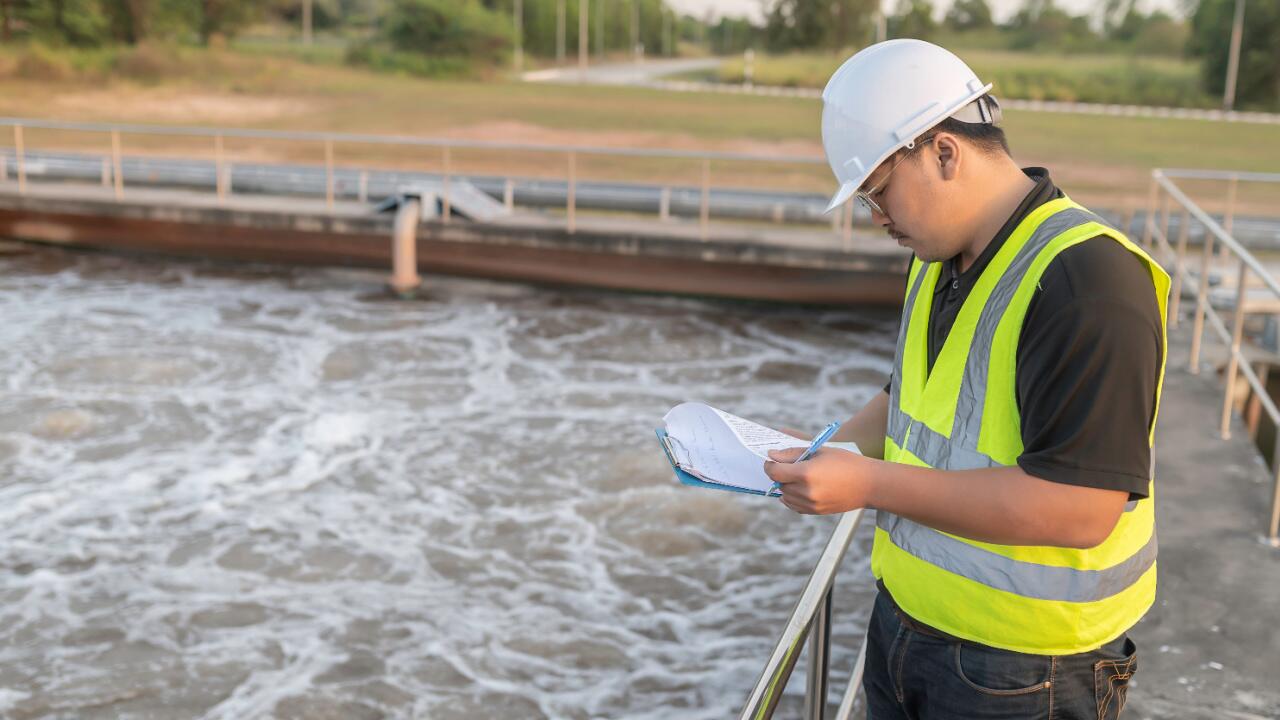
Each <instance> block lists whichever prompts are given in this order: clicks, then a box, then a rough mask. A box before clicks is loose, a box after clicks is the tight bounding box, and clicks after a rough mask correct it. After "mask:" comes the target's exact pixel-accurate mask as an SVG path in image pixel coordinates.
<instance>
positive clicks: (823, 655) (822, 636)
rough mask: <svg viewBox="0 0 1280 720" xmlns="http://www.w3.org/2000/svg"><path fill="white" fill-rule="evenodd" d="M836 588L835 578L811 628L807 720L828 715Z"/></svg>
mask: <svg viewBox="0 0 1280 720" xmlns="http://www.w3.org/2000/svg"><path fill="white" fill-rule="evenodd" d="M834 587H835V578H832V585H831V587H829V588H827V592H826V594H825V595H823V597H822V607H821V608H820V609H819V610H818V613H817V614H816V615H814V617H813V623H812V624H810V626H809V672H808V675H807V677H806V681H805V693H804V717H805V718H806V719H807V720H822V718H823V716H825V715H826V713H827V670H828V666H829V665H830V662H831V659H830V657H829V654H828V653H829V645H830V642H831V591H832V589H833V588H834Z"/></svg>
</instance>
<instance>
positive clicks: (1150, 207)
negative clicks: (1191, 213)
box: [1142, 170, 1160, 251]
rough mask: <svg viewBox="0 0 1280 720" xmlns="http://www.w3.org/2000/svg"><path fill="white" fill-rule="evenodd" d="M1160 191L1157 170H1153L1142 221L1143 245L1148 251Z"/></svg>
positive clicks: (1150, 247)
mask: <svg viewBox="0 0 1280 720" xmlns="http://www.w3.org/2000/svg"><path fill="white" fill-rule="evenodd" d="M1159 192H1160V184H1159V183H1158V182H1156V171H1154V170H1153V171H1151V190H1149V191H1148V192H1147V213H1146V217H1145V218H1143V223H1142V246H1143V247H1145V248H1146V249H1147V250H1148V251H1151V250H1152V246H1151V228H1152V227H1154V226H1155V218H1156V199H1157V195H1159Z"/></svg>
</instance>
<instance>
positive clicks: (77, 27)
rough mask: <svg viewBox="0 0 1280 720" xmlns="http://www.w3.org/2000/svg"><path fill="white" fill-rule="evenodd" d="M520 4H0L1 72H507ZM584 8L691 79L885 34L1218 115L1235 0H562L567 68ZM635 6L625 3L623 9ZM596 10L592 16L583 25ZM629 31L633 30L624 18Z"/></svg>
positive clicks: (534, 49)
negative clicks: (709, 59) (309, 67)
mask: <svg viewBox="0 0 1280 720" xmlns="http://www.w3.org/2000/svg"><path fill="white" fill-rule="evenodd" d="M516 1H517V0H312V2H311V3H310V4H311V24H312V28H313V30H314V36H313V39H312V41H311V42H309V43H306V44H303V43H301V42H299V40H300V36H301V33H302V20H303V13H304V10H303V6H304V4H305V0H0V75H6V76H10V77H22V78H28V79H44V80H53V81H56V80H73V79H81V80H88V81H94V80H98V79H102V78H104V77H122V78H126V79H132V80H137V81H140V82H158V81H161V80H163V79H164V78H165V77H169V76H179V75H183V74H186V73H190V72H191V71H193V70H198V69H199V68H200V67H201V66H207V65H209V64H213V65H215V66H216V65H217V63H218V62H225V58H223V59H222V60H219V59H216V58H215V59H212V60H211V59H209V58H208V57H206V56H205V55H203V54H202V53H201V51H200V49H201V48H212V49H214V50H222V51H232V52H236V53H240V54H246V55H272V54H274V55H285V56H289V57H291V58H294V59H300V60H302V61H305V62H309V63H317V64H331V65H349V66H356V67H363V68H369V69H373V70H377V71H384V72H390V73H403V74H411V75H417V76H424V77H432V78H467V79H474V78H495V77H502V76H504V75H505V74H507V73H509V72H510V71H511V68H512V53H513V51H514V47H515V29H514V28H515V23H514V22H513V9H514V6H515V3H516ZM580 1H586V2H591V3H592V5H591V7H590V8H589V9H590V11H591V13H592V16H591V20H590V29H589V33H588V37H589V43H590V48H589V51H590V52H591V53H592V54H593V56H595V57H606V56H608V57H614V58H624V57H630V56H632V55H633V54H634V53H635V52H636V51H637V50H638V48H636V47H635V43H634V41H638V45H639V46H640V47H642V48H644V52H645V54H646V55H648V56H654V55H681V56H692V55H706V54H712V55H726V56H736V59H733V58H730V60H729V61H728V62H726V63H725V64H723V65H722V66H720V67H719V68H718V69H715V70H710V71H705V72H703V73H701V74H700V75H698V77H700V78H702V79H709V80H716V81H721V82H742V81H743V80H744V79H745V77H744V72H745V62H744V60H743V59H742V55H743V52H744V51H745V50H747V49H751V50H753V51H754V52H755V53H756V55H755V58H754V60H753V62H752V68H751V70H752V77H751V79H752V80H753V81H754V82H755V83H756V84H769V85H789V86H803V87H821V86H822V85H823V84H824V83H825V81H826V78H827V77H828V76H830V74H831V72H832V71H833V70H834V69H835V68H836V67H837V66H838V64H839V63H840V62H841V61H842V60H843V59H844V58H845V57H848V55H849V54H850V53H851V52H853V51H856V50H857V49H858V48H859V47H862V46H865V45H866V44H868V43H870V42H872V41H873V40H874V38H875V37H876V36H877V24H879V23H880V22H883V23H884V25H883V28H882V31H883V32H885V33H886V36H887V37H891V38H892V37H917V38H923V39H927V40H932V41H935V42H938V43H940V44H943V45H945V46H947V47H949V48H951V49H953V50H955V51H957V52H958V53H959V54H960V55H961V56H962V57H964V58H965V60H966V61H968V62H969V63H970V64H971V65H973V66H974V69H975V70H976V71H977V72H978V74H979V75H980V76H982V77H984V78H987V79H989V80H991V81H993V82H995V83H996V87H997V88H998V90H997V92H998V94H1000V95H1001V96H1003V97H1009V98H1030V99H1047V100H1067V101H1082V102H1104V103H1132V104H1143V105H1162V106H1181V107H1214V106H1217V105H1218V104H1220V98H1221V95H1222V89H1223V82H1224V80H1223V79H1224V77H1225V75H1226V64H1227V52H1228V44H1229V39H1230V28H1231V20H1232V12H1233V8H1234V0H1186V5H1185V9H1186V15H1185V17H1175V16H1173V15H1170V14H1168V13H1165V12H1162V11H1158V10H1157V11H1153V12H1149V13H1147V12H1143V11H1142V9H1141V7H1142V6H1141V5H1140V3H1139V2H1138V1H1137V0H1098V2H1097V4H1096V6H1095V8H1094V11H1093V12H1092V13H1090V14H1087V15H1072V14H1070V13H1068V12H1067V11H1066V10H1064V9H1062V8H1061V7H1059V6H1057V5H1055V4H1054V2H1053V0H1024V2H1023V4H1022V5H1021V7H1020V8H1019V9H1018V10H1017V12H1015V13H1014V14H1013V15H1012V16H1010V17H1009V18H1007V19H1005V20H1004V21H1003V22H997V20H996V19H995V18H994V17H993V13H992V8H991V7H990V5H989V4H988V1H987V0H955V1H954V3H952V4H950V5H949V6H945V11H944V7H943V6H935V5H934V4H933V2H931V0H895V2H896V5H893V12H892V13H890V14H888V16H887V17H884V18H883V19H882V18H881V17H880V15H879V11H880V5H881V3H880V1H879V0H772V1H771V2H768V3H766V5H765V6H764V8H765V12H764V14H763V22H757V23H752V22H749V21H748V20H747V19H744V18H733V17H713V16H711V15H707V16H704V17H694V16H692V15H687V14H680V13H677V12H676V11H674V10H673V9H671V8H670V7H669V6H668V5H667V4H666V3H665V2H664V0H565V2H564V7H565V14H566V28H567V29H566V32H565V37H564V41H563V42H564V45H563V48H564V57H565V58H567V60H566V61H567V62H572V61H573V60H574V58H575V57H576V54H577V51H578V47H577V44H578V32H577V18H578V9H579V8H578V4H579V2H580ZM637 4H638V7H636V5H637ZM1246 5H1247V8H1246V17H1247V22H1246V23H1245V32H1244V37H1243V43H1242V48H1243V49H1242V53H1241V66H1240V79H1239V88H1238V91H1237V103H1236V107H1237V108H1241V109H1262V110H1277V109H1280V42H1277V41H1276V38H1277V37H1280V2H1277V1H1276V0H1247V2H1246ZM596 14H599V15H600V17H596ZM637 18H638V20H639V25H638V27H633V22H635V19H637ZM522 19H523V34H522V38H521V40H522V45H523V51H524V61H525V62H524V65H525V67H538V66H540V65H549V64H553V63H554V62H556V59H557V30H556V25H557V0H523V4H522Z"/></svg>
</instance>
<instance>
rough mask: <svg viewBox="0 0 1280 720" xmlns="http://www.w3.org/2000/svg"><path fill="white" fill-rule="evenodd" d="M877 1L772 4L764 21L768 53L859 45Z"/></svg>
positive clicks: (798, 0)
mask: <svg viewBox="0 0 1280 720" xmlns="http://www.w3.org/2000/svg"><path fill="white" fill-rule="evenodd" d="M878 7H879V2H878V0H775V1H774V2H773V3H772V4H771V5H770V6H769V11H768V13H767V14H766V17H765V30H764V33H765V44H766V45H767V46H768V47H769V49H770V50H774V51H784V50H794V49H817V48H829V49H833V50H843V49H845V48H848V47H850V46H856V45H862V44H863V43H862V40H863V38H865V37H866V35H867V32H868V30H869V28H870V26H871V22H870V20H871V15H872V14H873V13H874V12H875V10H876V9H877V8H878Z"/></svg>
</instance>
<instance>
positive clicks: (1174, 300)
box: [1142, 169, 1280, 547]
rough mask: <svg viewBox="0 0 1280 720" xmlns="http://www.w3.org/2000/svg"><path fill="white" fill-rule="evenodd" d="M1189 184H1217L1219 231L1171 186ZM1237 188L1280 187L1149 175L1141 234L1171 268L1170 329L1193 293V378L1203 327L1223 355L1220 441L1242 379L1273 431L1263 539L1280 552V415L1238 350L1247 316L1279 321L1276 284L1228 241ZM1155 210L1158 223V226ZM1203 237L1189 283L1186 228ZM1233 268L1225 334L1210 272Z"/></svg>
mask: <svg viewBox="0 0 1280 720" xmlns="http://www.w3.org/2000/svg"><path fill="white" fill-rule="evenodd" d="M1175 178H1176V179H1181V180H1194V181H1204V180H1210V181H1221V182H1226V183H1227V192H1226V204H1225V211H1224V212H1223V216H1222V223H1221V224H1219V223H1218V222H1217V221H1216V220H1214V218H1213V217H1211V216H1210V215H1209V214H1208V213H1207V212H1205V211H1204V210H1203V209H1201V208H1200V206H1199V205H1198V204H1196V202H1195V201H1193V200H1191V198H1189V197H1188V196H1187V194H1186V193H1185V192H1184V191H1183V190H1182V189H1181V188H1179V187H1178V186H1177V185H1176V184H1175V183H1174V182H1173V181H1174V179H1175ZM1241 182H1260V183H1280V174H1277V173H1241V172H1225V171H1209V170H1161V169H1157V170H1153V171H1152V172H1151V191H1150V195H1149V197H1148V200H1147V220H1146V223H1145V225H1144V227H1143V234H1142V242H1143V244H1144V245H1145V246H1146V247H1147V248H1148V249H1151V250H1154V245H1153V241H1154V242H1158V244H1159V247H1160V249H1161V251H1162V252H1163V254H1164V255H1165V258H1166V261H1167V260H1168V259H1171V260H1172V266H1173V272H1172V276H1173V277H1172V281H1173V287H1172V288H1171V290H1170V297H1169V325H1170V327H1177V326H1178V320H1179V317H1178V310H1179V306H1180V303H1181V299H1182V298H1181V296H1182V292H1183V289H1184V287H1185V288H1186V289H1187V290H1189V291H1193V292H1194V293H1195V296H1196V304H1195V314H1194V320H1193V324H1192V330H1191V352H1190V358H1189V367H1190V370H1191V372H1192V373H1193V374H1198V373H1199V372H1200V355H1201V350H1202V348H1203V335H1204V328H1205V323H1206V321H1207V322H1208V325H1209V326H1210V327H1211V328H1213V330H1214V332H1215V333H1217V335H1218V337H1219V339H1220V340H1221V341H1222V342H1223V344H1224V345H1226V346H1227V348H1228V349H1229V356H1228V360H1227V368H1226V378H1225V380H1226V388H1225V391H1224V393H1223V397H1222V413H1221V418H1220V423H1219V432H1220V433H1221V434H1222V437H1223V439H1226V438H1229V437H1231V412H1232V408H1233V406H1234V404H1235V395H1236V383H1237V382H1238V381H1239V379H1240V378H1241V377H1243V378H1244V380H1245V382H1247V383H1248V384H1249V387H1250V388H1251V389H1252V391H1253V403H1256V407H1258V408H1259V409H1261V410H1263V411H1265V412H1266V413H1267V415H1268V416H1269V417H1270V418H1271V421H1272V422H1273V423H1274V424H1275V426H1276V428H1277V432H1276V438H1275V442H1276V445H1275V446H1274V448H1273V451H1272V458H1273V462H1272V466H1273V473H1274V480H1275V487H1274V489H1273V492H1272V499H1271V521H1270V524H1269V526H1268V531H1267V537H1268V540H1269V541H1270V543H1271V544H1272V545H1273V546H1278V547H1280V537H1278V536H1277V531H1278V530H1280V409H1277V407H1276V404H1275V401H1274V400H1272V398H1271V396H1270V394H1269V393H1268V392H1267V387H1266V381H1265V380H1264V379H1263V378H1261V377H1259V375H1258V372H1257V371H1256V370H1255V369H1254V368H1253V366H1252V364H1251V363H1250V362H1249V358H1248V357H1247V356H1246V355H1245V353H1244V352H1243V350H1242V349H1241V346H1242V344H1243V342H1244V321H1245V316H1246V315H1248V314H1250V313H1268V314H1273V315H1280V283H1278V282H1276V279H1275V278H1274V277H1272V275H1271V273H1270V271H1268V270H1267V268H1266V267H1265V266H1264V265H1263V264H1262V263H1260V262H1259V261H1258V259H1257V258H1256V257H1254V255H1253V253H1251V252H1249V250H1248V249H1247V248H1245V247H1244V245H1242V244H1241V243H1240V242H1239V241H1238V240H1236V238H1235V237H1234V236H1233V235H1232V233H1231V227H1232V224H1233V222H1234V219H1235V206H1236V202H1237V195H1238V192H1239V185H1240V183H1241ZM1173 203H1177V204H1178V206H1179V207H1180V208H1181V213H1180V215H1181V217H1180V219H1179V223H1178V237H1177V240H1176V245H1175V244H1174V243H1171V242H1170V241H1169V221H1170V212H1171V206H1172V204H1173ZM1157 208H1159V217H1158V218H1157ZM1193 223H1194V224H1198V225H1199V226H1200V227H1201V228H1202V229H1203V237H1202V245H1201V248H1200V260H1199V268H1198V271H1197V273H1196V275H1195V276H1194V277H1193V276H1191V274H1190V273H1189V271H1188V267H1187V265H1188V263H1187V244H1188V239H1189V236H1190V234H1191V226H1192V224H1193ZM1215 243H1217V244H1218V245H1219V250H1220V254H1221V257H1217V255H1218V253H1215V252H1214V245H1215ZM1232 257H1234V258H1235V260H1236V289H1235V302H1234V307H1233V310H1234V312H1232V318H1231V327H1230V328H1229V329H1228V327H1227V324H1226V321H1225V320H1224V319H1223V317H1222V315H1220V314H1219V312H1218V310H1217V308H1215V307H1214V306H1213V303H1212V302H1211V298H1210V296H1209V285H1210V279H1209V276H1210V272H1211V271H1212V269H1213V266H1214V264H1215V263H1216V262H1222V263H1227V262H1229V261H1230V258H1232ZM1251 286H1253V287H1260V288H1261V289H1262V290H1263V291H1264V292H1263V296H1264V297H1263V298H1262V299H1261V300H1259V299H1258V298H1255V297H1252V296H1250V294H1249V288H1250V287H1251ZM1248 426H1249V431H1250V434H1251V435H1255V436H1256V432H1257V414H1256V413H1253V414H1252V417H1251V418H1249V419H1248Z"/></svg>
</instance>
